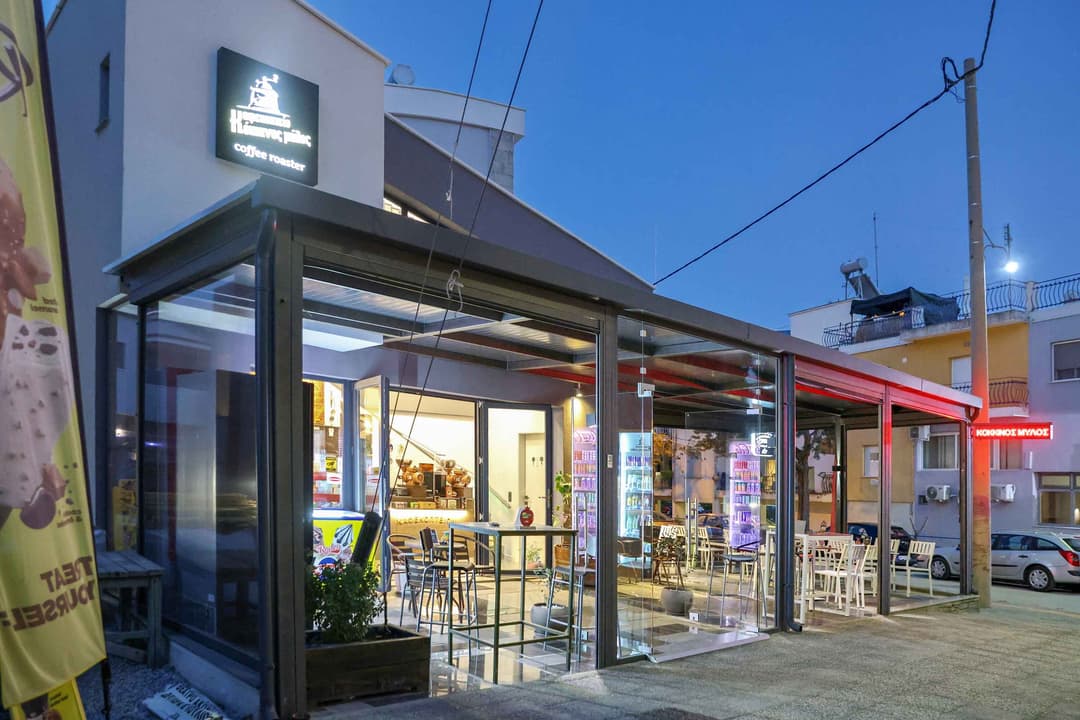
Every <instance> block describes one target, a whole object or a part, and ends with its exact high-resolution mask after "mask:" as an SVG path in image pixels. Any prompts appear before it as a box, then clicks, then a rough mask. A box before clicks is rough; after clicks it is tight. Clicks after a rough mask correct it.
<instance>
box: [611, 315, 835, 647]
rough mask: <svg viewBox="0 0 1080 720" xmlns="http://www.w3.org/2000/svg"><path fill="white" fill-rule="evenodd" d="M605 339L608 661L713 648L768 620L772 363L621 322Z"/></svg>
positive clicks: (772, 543) (772, 528)
mask: <svg viewBox="0 0 1080 720" xmlns="http://www.w3.org/2000/svg"><path fill="white" fill-rule="evenodd" d="M619 336H620V343H619V344H620V347H622V348H623V349H624V353H623V359H622V364H620V366H619V373H620V376H621V377H620V380H621V382H620V385H622V386H623V387H624V388H625V389H624V391H623V392H621V393H620V394H619V403H618V414H619V418H618V420H619V448H618V449H619V454H618V478H619V488H618V489H619V493H618V496H619V527H618V532H619V538H618V543H619V564H620V567H619V573H618V575H619V580H620V583H619V586H618V587H619V602H618V617H619V655H620V657H629V656H632V655H638V654H647V655H649V656H650V657H652V658H653V659H655V660H663V659H664V658H666V657H671V656H672V655H673V654H676V653H678V654H680V655H684V654H692V653H695V652H706V651H710V650H715V649H717V648H719V647H722V646H723V645H724V644H725V643H727V642H729V641H732V640H734V639H735V638H737V637H740V633H745V632H755V631H758V630H760V629H762V628H764V627H768V626H770V625H771V624H772V623H773V622H774V617H775V613H774V610H775V608H774V598H775V593H776V589H775V588H776V585H775V575H776V573H775V566H776V506H777V457H776V418H775V377H776V364H775V360H774V359H773V358H770V357H767V356H762V355H757V354H755V353H752V352H749V351H745V350H741V349H738V348H732V347H729V346H725V345H722V344H719V343H715V342H711V341H706V340H703V339H701V338H698V337H694V336H690V335H686V334H683V333H679V332H675V331H671V330H668V329H666V328H663V327H659V326H656V325H652V324H650V323H642V322H641V321H640V320H635V319H631V318H620V321H619ZM632 348H638V350H631V349H632ZM639 383H640V384H639ZM627 386H629V387H627ZM819 451H820V447H819Z"/></svg>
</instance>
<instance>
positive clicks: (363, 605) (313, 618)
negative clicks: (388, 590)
mask: <svg viewBox="0 0 1080 720" xmlns="http://www.w3.org/2000/svg"><path fill="white" fill-rule="evenodd" d="M305 609H306V611H307V619H308V624H309V626H310V627H313V628H314V629H315V630H317V631H319V637H320V639H321V640H322V642H324V643H347V642H357V641H359V640H363V639H365V638H366V637H367V636H368V632H369V630H370V629H371V623H372V621H373V620H374V619H375V617H376V616H377V615H378V614H379V613H380V612H382V609H383V597H382V594H381V593H380V592H379V574H378V573H377V572H376V571H375V570H374V569H373V568H371V566H369V565H357V564H354V563H346V562H342V561H340V560H339V561H337V562H336V563H334V564H333V565H321V566H319V567H316V568H315V569H314V570H313V572H312V573H311V575H310V576H308V583H307V602H306V608H305Z"/></svg>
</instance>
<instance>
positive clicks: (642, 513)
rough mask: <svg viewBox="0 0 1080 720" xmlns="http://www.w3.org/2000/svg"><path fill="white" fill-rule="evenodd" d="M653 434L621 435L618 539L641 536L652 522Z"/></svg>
mask: <svg viewBox="0 0 1080 720" xmlns="http://www.w3.org/2000/svg"><path fill="white" fill-rule="evenodd" d="M652 488H653V462H652V433H651V432H647V433H619V536H620V537H628V538H640V537H642V526H643V525H646V524H649V523H650V522H651V520H652V506H653V492H652Z"/></svg>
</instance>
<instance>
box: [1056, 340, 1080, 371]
mask: <svg viewBox="0 0 1080 720" xmlns="http://www.w3.org/2000/svg"><path fill="white" fill-rule="evenodd" d="M1075 378H1080V340H1074V341H1072V342H1065V343H1058V344H1056V345H1054V379H1055V380H1073V379H1075Z"/></svg>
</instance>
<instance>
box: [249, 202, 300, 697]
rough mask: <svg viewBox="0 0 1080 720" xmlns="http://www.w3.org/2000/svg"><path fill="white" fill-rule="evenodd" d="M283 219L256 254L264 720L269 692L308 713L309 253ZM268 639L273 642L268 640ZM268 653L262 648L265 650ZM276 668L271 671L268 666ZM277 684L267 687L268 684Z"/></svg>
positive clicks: (269, 219) (264, 233)
mask: <svg viewBox="0 0 1080 720" xmlns="http://www.w3.org/2000/svg"><path fill="white" fill-rule="evenodd" d="M279 230H280V228H279V227H278V224H277V214H276V213H275V212H273V211H268V212H267V213H266V214H265V215H264V217H263V225H262V228H261V230H260V234H259V242H258V246H257V250H256V254H255V263H256V265H255V272H256V294H257V295H256V303H255V321H256V331H255V333H256V334H255V371H256V372H255V374H256V383H257V386H258V389H259V392H258V396H259V413H260V418H262V419H261V423H262V425H261V427H260V430H261V432H260V433H259V438H258V445H257V452H258V459H259V465H258V473H259V499H258V502H259V509H258V512H259V520H260V522H259V541H260V556H259V560H260V567H259V571H260V572H259V575H260V578H259V579H260V581H261V582H260V592H261V593H262V594H261V597H260V606H259V611H260V620H261V629H262V632H261V633H260V642H261V643H264V644H267V643H273V644H272V647H271V650H272V652H270V653H268V654H263V663H264V667H263V676H262V681H263V687H262V693H263V694H262V702H263V708H262V714H263V716H264V717H271V716H272V708H269V707H267V702H268V701H269V700H270V698H269V697H268V696H267V693H268V692H273V693H276V698H275V700H276V703H275V704H276V708H277V712H278V713H279V714H280V716H282V717H290V718H291V717H304V716H306V713H307V682H306V681H307V678H306V667H305V650H304V617H305V612H304V600H305V598H304V592H305V583H304V573H305V571H306V564H307V562H308V560H307V559H306V558H305V557H304V547H305V543H304V542H302V537H303V532H304V528H305V527H306V519H305V518H304V509H305V502H304V493H310V492H311V488H310V486H308V487H305V486H304V484H303V483H300V482H297V478H302V477H304V476H305V475H304V459H303V458H304V452H303V442H304V433H305V428H304V415H303V384H302V382H301V373H302V372H303V345H302V340H301V332H300V331H301V325H302V318H301V314H300V310H301V305H302V292H303V250H302V248H300V247H298V246H297V245H295V244H294V243H293V240H292V238H291V236H290V235H287V234H285V233H283V232H280V231H279ZM267 635H269V637H267ZM263 649H264V648H260V650H263ZM266 663H270V664H271V665H270V667H269V668H267V667H266ZM268 682H269V683H272V684H271V685H270V687H269V688H268V687H266V684H267V683H268Z"/></svg>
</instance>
